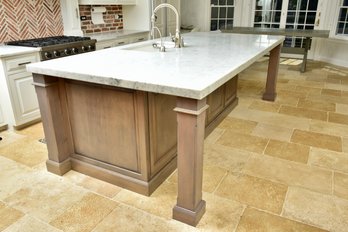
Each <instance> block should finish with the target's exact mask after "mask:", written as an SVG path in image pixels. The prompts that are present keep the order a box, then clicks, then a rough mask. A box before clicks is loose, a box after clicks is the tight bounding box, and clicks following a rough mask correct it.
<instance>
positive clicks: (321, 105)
mask: <svg viewBox="0 0 348 232" xmlns="http://www.w3.org/2000/svg"><path fill="white" fill-rule="evenodd" d="M297 107H299V108H306V109H314V110H320V111H335V110H336V104H335V103H332V102H324V101H311V100H307V99H300V100H299V102H298V105H297Z"/></svg>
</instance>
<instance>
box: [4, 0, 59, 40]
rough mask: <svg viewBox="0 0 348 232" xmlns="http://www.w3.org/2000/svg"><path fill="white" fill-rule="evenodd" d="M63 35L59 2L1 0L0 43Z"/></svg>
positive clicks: (46, 0) (52, 0) (55, 0)
mask: <svg viewBox="0 0 348 232" xmlns="http://www.w3.org/2000/svg"><path fill="white" fill-rule="evenodd" d="M56 35H63V22H62V16H61V12H60V1H59V0H1V1H0V43H2V42H5V41H13V40H19V39H31V38H38V37H47V36H56Z"/></svg>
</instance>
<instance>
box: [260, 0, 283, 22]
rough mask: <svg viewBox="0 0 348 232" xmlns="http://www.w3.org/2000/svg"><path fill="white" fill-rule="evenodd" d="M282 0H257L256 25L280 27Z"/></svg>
mask: <svg viewBox="0 0 348 232" xmlns="http://www.w3.org/2000/svg"><path fill="white" fill-rule="evenodd" d="M282 3H283V1H282V0H269V1H267V0H256V6H255V17H254V27H266V28H279V27H280V17H281V12H282Z"/></svg>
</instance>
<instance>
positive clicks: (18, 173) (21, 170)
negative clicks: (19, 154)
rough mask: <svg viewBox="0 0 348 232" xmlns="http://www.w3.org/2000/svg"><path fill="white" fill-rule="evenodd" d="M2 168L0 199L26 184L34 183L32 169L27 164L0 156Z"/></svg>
mask: <svg viewBox="0 0 348 232" xmlns="http://www.w3.org/2000/svg"><path fill="white" fill-rule="evenodd" d="M0 170H1V171H0V183H1V187H0V200H2V199H5V198H6V197H8V196H9V195H11V194H13V193H14V192H16V191H18V190H19V189H20V188H22V187H23V186H24V185H25V184H28V183H30V184H32V183H31V181H32V179H31V178H30V176H31V170H30V169H29V168H28V167H27V166H24V165H21V164H19V163H16V162H15V161H13V160H10V159H7V158H5V157H3V156H0ZM14 183H15V184H14Z"/></svg>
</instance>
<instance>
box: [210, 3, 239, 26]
mask: <svg viewBox="0 0 348 232" xmlns="http://www.w3.org/2000/svg"><path fill="white" fill-rule="evenodd" d="M233 19H234V0H211V21H210V30H211V31H216V30H219V29H226V28H232V27H233Z"/></svg>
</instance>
